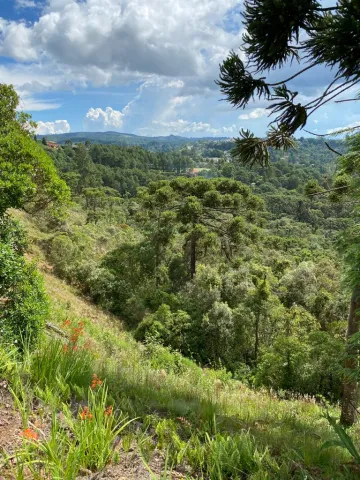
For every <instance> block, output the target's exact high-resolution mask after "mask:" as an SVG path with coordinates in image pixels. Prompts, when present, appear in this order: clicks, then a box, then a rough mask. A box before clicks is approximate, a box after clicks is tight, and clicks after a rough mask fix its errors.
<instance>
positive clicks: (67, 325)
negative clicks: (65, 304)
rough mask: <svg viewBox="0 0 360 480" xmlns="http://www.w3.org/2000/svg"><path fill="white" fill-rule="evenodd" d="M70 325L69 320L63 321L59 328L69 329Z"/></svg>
mask: <svg viewBox="0 0 360 480" xmlns="http://www.w3.org/2000/svg"><path fill="white" fill-rule="evenodd" d="M70 325H71V321H70V320H64V321H63V323H62V324H61V327H62V328H66V327H69V326H70Z"/></svg>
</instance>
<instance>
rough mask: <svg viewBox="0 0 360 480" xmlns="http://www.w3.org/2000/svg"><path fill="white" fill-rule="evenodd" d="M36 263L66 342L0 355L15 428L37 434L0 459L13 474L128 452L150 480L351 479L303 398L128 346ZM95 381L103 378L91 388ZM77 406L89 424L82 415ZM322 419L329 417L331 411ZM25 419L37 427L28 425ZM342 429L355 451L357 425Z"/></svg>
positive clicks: (67, 467) (99, 314) (63, 472)
mask: <svg viewBox="0 0 360 480" xmlns="http://www.w3.org/2000/svg"><path fill="white" fill-rule="evenodd" d="M39 257H40V258H41V252H40V253H39ZM41 266H42V267H43V269H44V277H45V282H46V286H47V289H48V292H49V295H50V298H51V301H52V314H51V318H50V321H51V322H52V323H54V324H56V325H57V326H58V327H60V328H62V330H63V331H64V333H65V334H66V335H68V337H69V338H68V340H66V339H64V338H63V337H60V336H59V337H56V334H54V332H51V331H50V332H48V333H47V334H46V335H44V338H43V340H42V342H41V343H40V345H41V347H40V348H39V349H38V350H36V351H35V352H32V353H31V354H30V353H28V352H27V351H25V353H24V355H23V357H22V358H19V357H18V356H17V355H16V353H15V352H14V351H13V350H11V349H9V348H0V378H2V379H6V380H8V382H9V384H10V386H11V389H12V392H13V396H14V399H15V406H16V408H17V410H18V411H19V412H20V414H21V419H22V423H23V428H24V429H27V428H30V429H32V430H33V431H34V433H35V435H36V436H38V437H39V438H38V439H37V440H34V439H26V438H23V439H21V438H19V443H18V445H17V452H16V454H15V456H16V463H15V464H14V462H13V461H11V459H9V458H7V457H6V454H5V455H4V462H5V464H6V467H4V468H6V471H7V472H9V473H10V474H12V475H13V478H15V479H16V480H21V479H23V478H34V479H40V478H52V479H59V480H60V479H65V480H67V479H69V480H70V479H74V478H76V476H77V475H78V474H79V472H80V473H81V471H82V470H84V469H85V470H89V471H97V470H101V469H103V468H104V467H105V466H106V465H110V464H112V463H117V462H118V461H119V458H121V455H120V453H121V454H126V452H127V451H129V449H130V447H131V446H132V445H135V447H134V448H135V449H136V451H137V452H138V453H139V455H141V456H142V457H143V461H144V465H145V466H146V468H147V469H148V471H149V478H161V479H165V478H171V474H170V472H171V470H173V469H180V470H181V471H184V472H185V473H184V478H188V479H190V478H193V479H195V478H198V479H208V480H225V479H226V480H227V479H229V480H230V479H245V478H247V479H253V480H254V479H259V480H260V479H261V480H263V479H292V478H294V479H303V480H305V479H329V480H330V479H339V480H340V479H356V478H359V470H357V469H356V466H355V465H354V464H353V463H352V457H351V455H350V454H349V453H348V452H347V451H346V450H344V449H341V448H339V447H331V448H327V449H323V448H322V446H323V445H324V443H325V442H329V441H332V440H336V439H337V437H336V433H335V432H334V430H333V429H332V427H331V425H330V424H329V422H328V421H327V419H326V418H325V417H324V409H323V407H322V406H320V405H319V404H317V403H316V402H315V401H314V399H312V398H295V397H294V398H291V399H288V400H285V399H281V398H279V397H278V396H277V395H275V394H274V393H272V392H268V391H265V390H257V391H255V390H252V389H250V388H248V387H247V386H246V385H244V384H241V383H240V382H238V381H234V380H232V379H231V378H230V376H229V375H228V374H227V372H225V371H224V370H217V371H215V370H211V369H203V368H200V367H199V366H198V365H196V364H195V363H193V362H192V361H190V360H189V359H185V358H183V357H182V356H181V355H179V354H178V353H176V352H170V351H169V350H167V349H166V348H163V347H161V346H158V345H141V344H138V343H136V342H135V341H134V339H133V338H132V337H131V335H130V334H128V333H127V332H124V331H123V330H122V327H121V322H120V321H119V320H118V319H116V318H114V317H112V316H110V315H107V314H106V313H105V312H103V311H101V310H99V309H98V308H96V307H94V306H93V305H91V304H90V303H89V302H87V301H86V300H85V299H83V298H81V297H80V296H78V295H77V294H76V291H75V290H74V289H72V288H71V287H69V286H68V285H66V284H65V283H64V282H62V281H61V280H59V279H58V278H56V277H55V276H53V275H52V274H51V272H50V271H49V269H48V268H47V267H46V265H45V266H44V264H43V263H40V267H41ZM74 329H78V330H75V333H76V335H75V337H74ZM79 329H80V330H79ZM71 337H72V338H71ZM94 374H95V375H97V378H99V379H100V380H101V381H102V382H103V383H102V384H101V385H97V386H95V388H94V389H92V388H91V386H92V383H93V379H94V377H93V375H94ZM109 406H112V413H111V416H108V415H105V414H104V412H105V411H106V409H107V408H108V407H109ZM86 409H88V410H87V411H89V412H90V414H91V415H92V417H91V419H89V418H85V419H82V418H81V414H82V413H83V412H84V410H85V412H86ZM329 413H330V414H331V416H332V417H336V416H337V415H338V409H337V407H336V406H333V407H331V408H330V409H329ZM34 417H36V418H38V419H39V423H40V424H41V425H45V427H46V428H43V429H42V428H40V427H36V426H34V425H35V424H34V422H33V419H34ZM135 419H136V420H135ZM129 422H130V423H129ZM349 433H350V434H351V437H352V439H353V441H354V443H355V446H357V447H359V439H360V433H359V428H358V427H354V428H353V429H352V430H350V432H349ZM154 451H157V452H162V453H161V455H162V458H163V473H158V472H157V473H154V472H153V470H152V466H151V458H152V455H153V454H154ZM1 462H2V461H1V460H0V463H1ZM4 462H3V463H4ZM0 468H1V465H0Z"/></svg>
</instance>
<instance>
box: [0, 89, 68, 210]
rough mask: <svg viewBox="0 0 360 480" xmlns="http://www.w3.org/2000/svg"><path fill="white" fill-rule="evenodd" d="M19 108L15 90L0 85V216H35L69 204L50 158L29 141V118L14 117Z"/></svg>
mask: <svg viewBox="0 0 360 480" xmlns="http://www.w3.org/2000/svg"><path fill="white" fill-rule="evenodd" d="M18 104H19V98H18V96H17V94H16V92H15V90H14V89H13V88H12V87H11V86H8V85H4V84H0V118H1V123H0V172H1V174H0V191H1V195H0V215H3V214H4V213H5V211H6V210H7V209H8V208H21V209H24V210H26V211H32V212H34V211H38V210H41V209H43V208H46V207H48V206H53V207H54V208H57V207H60V206H61V205H64V204H66V203H68V202H69V200H70V190H69V188H68V187H67V185H66V183H65V182H64V181H63V180H61V179H60V178H59V176H58V173H57V170H56V168H55V166H54V164H53V162H52V160H51V158H50V157H49V156H48V155H47V154H46V153H45V152H44V150H43V149H42V148H41V147H40V146H39V145H38V144H37V143H36V142H35V141H34V140H33V139H32V138H31V130H32V127H33V126H34V125H33V123H32V122H31V121H30V118H29V117H28V116H27V115H24V114H18V113H17V111H16V109H17V106H18Z"/></svg>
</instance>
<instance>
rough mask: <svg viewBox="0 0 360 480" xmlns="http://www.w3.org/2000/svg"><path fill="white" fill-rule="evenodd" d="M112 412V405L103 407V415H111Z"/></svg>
mask: <svg viewBox="0 0 360 480" xmlns="http://www.w3.org/2000/svg"><path fill="white" fill-rule="evenodd" d="M112 413H113V407H112V405H109V406H108V407H107V408H106V409H105V412H104V415H105V416H106V417H108V416H110V415H112Z"/></svg>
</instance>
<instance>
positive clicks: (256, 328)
mask: <svg viewBox="0 0 360 480" xmlns="http://www.w3.org/2000/svg"><path fill="white" fill-rule="evenodd" d="M259 327H260V313H257V315H256V319H255V346H254V363H255V365H257V361H258V355H259V343H260V339H259Z"/></svg>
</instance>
